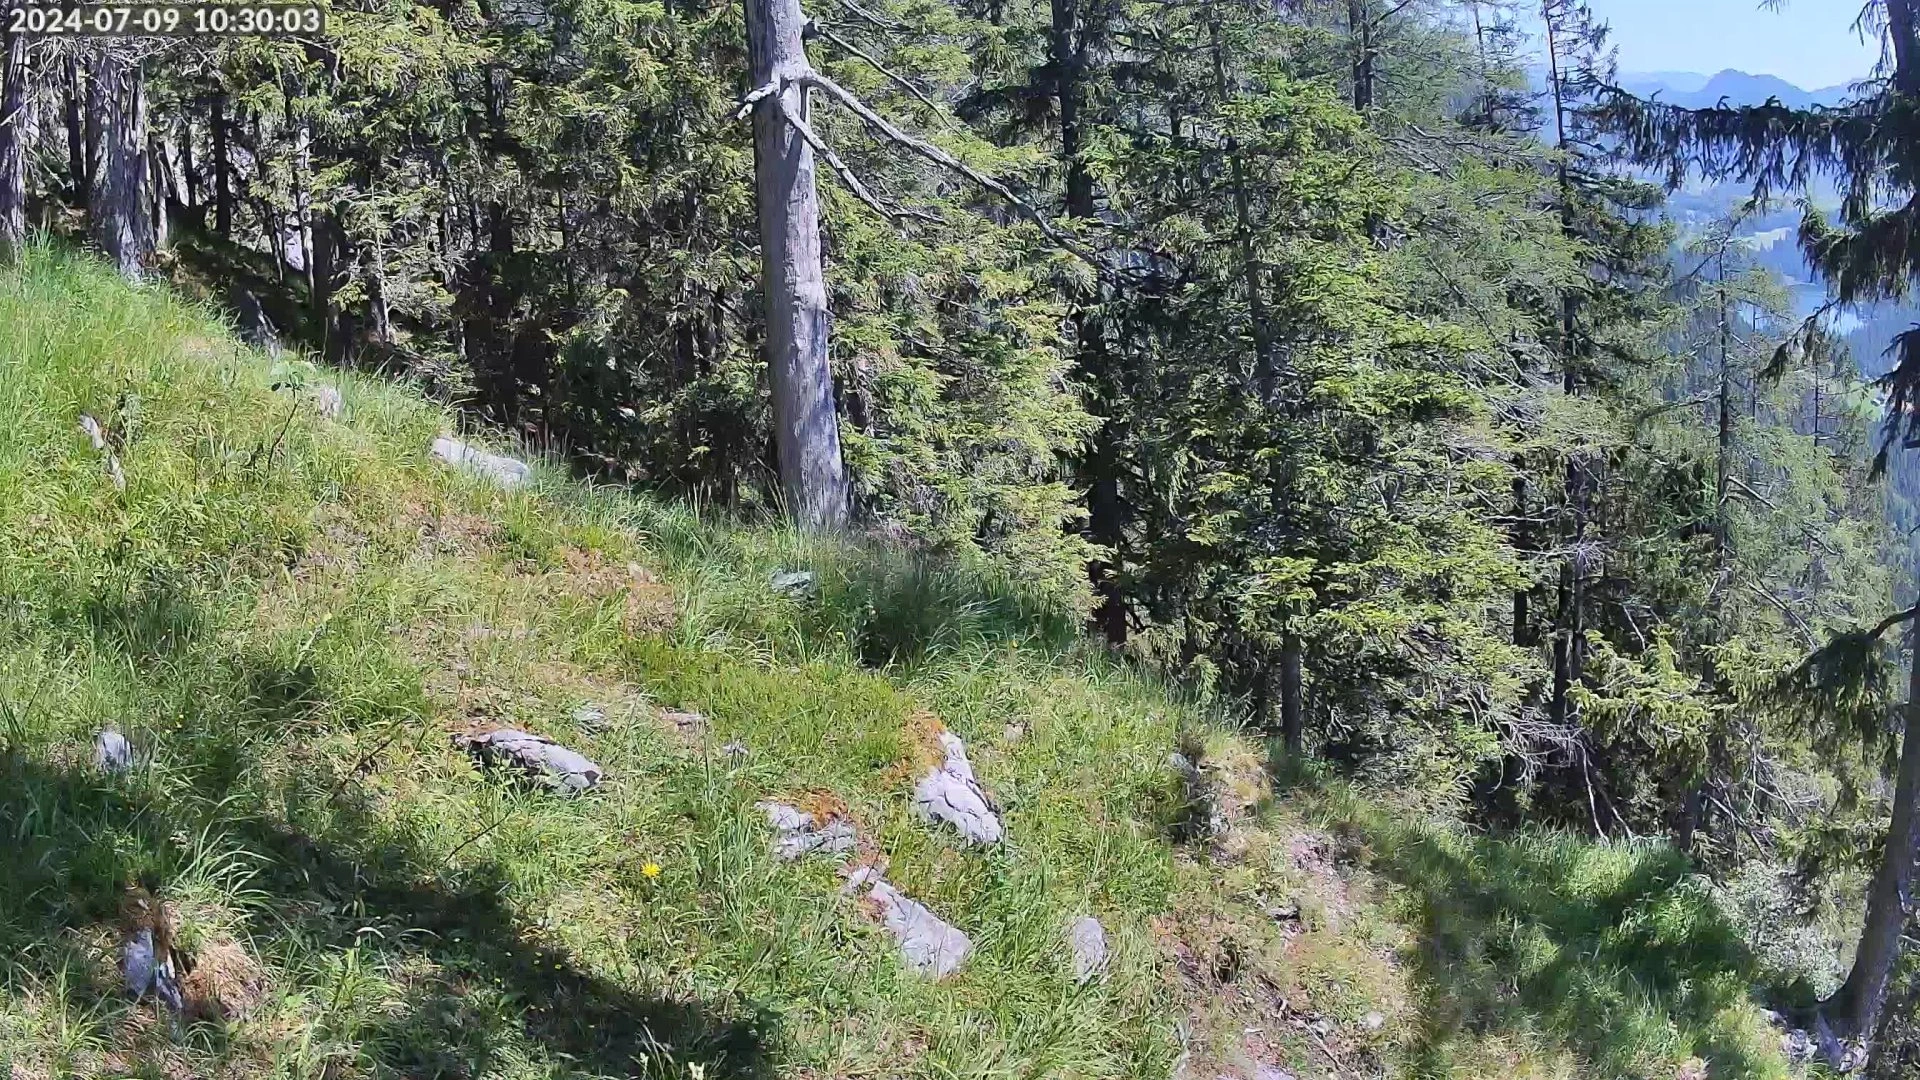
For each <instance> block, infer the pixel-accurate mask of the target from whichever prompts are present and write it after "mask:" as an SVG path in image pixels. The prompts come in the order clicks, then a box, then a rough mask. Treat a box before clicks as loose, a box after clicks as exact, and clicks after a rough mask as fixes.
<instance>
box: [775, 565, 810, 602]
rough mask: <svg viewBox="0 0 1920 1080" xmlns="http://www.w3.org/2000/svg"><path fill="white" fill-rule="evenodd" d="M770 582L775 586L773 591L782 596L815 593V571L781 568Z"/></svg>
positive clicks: (799, 595)
mask: <svg viewBox="0 0 1920 1080" xmlns="http://www.w3.org/2000/svg"><path fill="white" fill-rule="evenodd" d="M768 583H769V584H770V585H772V586H773V591H774V592H777V593H779V594H780V595H781V596H792V597H801V596H810V595H812V593H813V571H811V570H781V571H778V572H776V573H775V574H774V575H773V577H772V578H771V579H770V581H769V582H768Z"/></svg>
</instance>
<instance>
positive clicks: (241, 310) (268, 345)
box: [228, 242, 298, 357]
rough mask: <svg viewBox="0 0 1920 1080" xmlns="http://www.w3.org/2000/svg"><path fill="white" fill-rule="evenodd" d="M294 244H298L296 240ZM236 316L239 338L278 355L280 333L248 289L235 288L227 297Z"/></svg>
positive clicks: (272, 354) (257, 299)
mask: <svg viewBox="0 0 1920 1080" xmlns="http://www.w3.org/2000/svg"><path fill="white" fill-rule="evenodd" d="M295 246H296V247H297V246H298V243H297V242H296V244H295ZM228 299H229V300H230V301H231V302H232V304H233V307H234V314H235V315H236V316H237V317H238V318H237V320H236V321H237V323H238V325H237V326H236V327H235V329H237V330H238V331H239V332H240V340H241V341H244V342H246V343H247V344H249V345H252V346H253V347H254V348H256V349H265V350H266V351H267V354H268V355H269V356H273V357H278V356H279V355H280V335H279V334H278V333H276V332H275V331H274V329H273V321H272V320H271V319H269V318H267V312H266V309H265V308H263V307H261V306H260V298H259V297H258V296H255V295H254V294H253V292H252V291H251V290H249V289H237V290H235V291H234V292H233V294H232V295H231V296H230V297H229V298H228Z"/></svg>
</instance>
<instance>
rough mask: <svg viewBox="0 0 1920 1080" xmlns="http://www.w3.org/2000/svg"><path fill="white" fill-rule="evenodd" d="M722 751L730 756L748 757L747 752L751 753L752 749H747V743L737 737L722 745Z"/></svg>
mask: <svg viewBox="0 0 1920 1080" xmlns="http://www.w3.org/2000/svg"><path fill="white" fill-rule="evenodd" d="M720 752H721V753H723V754H725V755H727V756H728V757H730V758H735V759H739V758H743V757H746V756H747V754H749V753H750V752H751V751H749V750H748V749H747V744H746V743H743V742H741V741H740V740H739V739H735V740H733V741H732V742H729V743H728V744H727V745H725V746H723V747H721V748H720Z"/></svg>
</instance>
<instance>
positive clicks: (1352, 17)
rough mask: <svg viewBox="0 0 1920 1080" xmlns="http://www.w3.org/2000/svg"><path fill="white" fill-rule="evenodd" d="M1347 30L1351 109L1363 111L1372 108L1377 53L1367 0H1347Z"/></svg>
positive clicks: (1371, 16)
mask: <svg viewBox="0 0 1920 1080" xmlns="http://www.w3.org/2000/svg"><path fill="white" fill-rule="evenodd" d="M1478 14H1479V13H1478V12H1477V11H1476V12H1475V17H1476V18H1477V17H1478ZM1347 30H1348V32H1349V33H1351V34H1352V35H1353V42H1352V44H1353V111H1355V112H1357V113H1365V112H1367V111H1368V110H1370V109H1372V108H1373V71H1374V57H1375V56H1377V55H1378V51H1377V50H1376V49H1375V48H1374V44H1373V13H1372V12H1371V11H1369V10H1368V5H1367V0H1347Z"/></svg>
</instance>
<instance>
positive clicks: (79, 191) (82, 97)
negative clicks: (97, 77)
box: [63, 56, 92, 204]
mask: <svg viewBox="0 0 1920 1080" xmlns="http://www.w3.org/2000/svg"><path fill="white" fill-rule="evenodd" d="M86 95H87V87H86V77H85V76H84V75H83V74H82V69H81V66H80V58H79V57H77V56H69V57H67V93H66V101H65V102H64V104H65V106H66V109H65V113H66V115H65V116H64V117H63V119H64V120H65V121H66V128H67V177H68V180H69V181H70V182H71V183H72V184H73V191H72V196H73V200H74V202H76V203H82V204H84V203H85V202H86V201H87V199H88V198H89V186H90V184H89V181H90V180H91V177H92V174H91V172H90V171H89V170H88V165H89V164H91V162H92V158H91V157H90V156H89V152H88V149H87V125H86V120H85V115H86V110H85V102H86Z"/></svg>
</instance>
